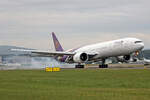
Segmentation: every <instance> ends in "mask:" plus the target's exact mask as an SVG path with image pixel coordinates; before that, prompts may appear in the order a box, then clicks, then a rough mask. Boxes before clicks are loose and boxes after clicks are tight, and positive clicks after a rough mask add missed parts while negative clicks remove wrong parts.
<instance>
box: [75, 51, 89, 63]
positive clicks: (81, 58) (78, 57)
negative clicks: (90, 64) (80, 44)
mask: <svg viewBox="0 0 150 100" xmlns="http://www.w3.org/2000/svg"><path fill="white" fill-rule="evenodd" d="M88 59H89V57H88V55H87V54H86V53H76V54H75V55H74V56H73V61H74V62H76V63H83V62H86V61H88Z"/></svg>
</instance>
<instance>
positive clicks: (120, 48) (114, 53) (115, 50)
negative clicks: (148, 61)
mask: <svg viewBox="0 0 150 100" xmlns="http://www.w3.org/2000/svg"><path fill="white" fill-rule="evenodd" d="M52 37H53V41H54V46H55V50H56V51H55V52H51V51H39V50H15V51H27V52H31V53H36V54H39V55H40V56H48V57H54V58H55V59H57V60H58V61H60V62H66V63H77V64H76V65H75V68H84V63H87V62H98V61H102V64H100V65H99V68H107V67H108V65H107V64H106V63H105V60H106V59H107V58H109V57H117V58H118V60H119V59H120V60H124V61H128V60H129V59H130V55H131V54H132V53H137V52H139V51H141V50H142V49H143V48H144V43H143V41H142V40H140V39H137V38H123V39H118V40H113V41H107V42H102V43H97V44H92V45H86V46H83V47H80V48H75V49H70V50H67V51H64V49H63V48H62V46H61V44H60V43H59V41H58V39H57V37H56V35H55V34H54V32H52Z"/></svg>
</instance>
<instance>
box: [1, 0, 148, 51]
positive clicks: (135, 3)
mask: <svg viewBox="0 0 150 100" xmlns="http://www.w3.org/2000/svg"><path fill="white" fill-rule="evenodd" d="M149 5H150V0H0V45H15V46H21V47H27V48H35V49H41V50H48V49H53V43H52V39H51V34H50V33H51V32H55V33H56V35H57V37H58V38H59V40H60V42H61V44H62V45H63V47H64V48H65V49H69V48H75V47H79V46H82V45H86V44H92V43H96V42H102V41H107V40H114V39H119V38H124V37H137V38H140V39H142V40H143V41H144V42H145V48H150V6H149Z"/></svg>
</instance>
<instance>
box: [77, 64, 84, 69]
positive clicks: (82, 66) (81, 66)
mask: <svg viewBox="0 0 150 100" xmlns="http://www.w3.org/2000/svg"><path fill="white" fill-rule="evenodd" d="M75 68H84V65H75Z"/></svg>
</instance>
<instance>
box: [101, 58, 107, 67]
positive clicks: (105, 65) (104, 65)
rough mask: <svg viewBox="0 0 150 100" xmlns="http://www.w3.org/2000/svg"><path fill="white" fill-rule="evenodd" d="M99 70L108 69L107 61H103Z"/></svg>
mask: <svg viewBox="0 0 150 100" xmlns="http://www.w3.org/2000/svg"><path fill="white" fill-rule="evenodd" d="M99 68H108V64H105V59H103V60H102V64H101V65H99Z"/></svg>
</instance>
